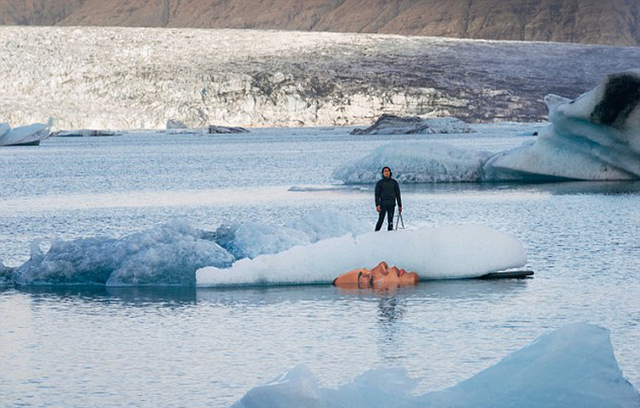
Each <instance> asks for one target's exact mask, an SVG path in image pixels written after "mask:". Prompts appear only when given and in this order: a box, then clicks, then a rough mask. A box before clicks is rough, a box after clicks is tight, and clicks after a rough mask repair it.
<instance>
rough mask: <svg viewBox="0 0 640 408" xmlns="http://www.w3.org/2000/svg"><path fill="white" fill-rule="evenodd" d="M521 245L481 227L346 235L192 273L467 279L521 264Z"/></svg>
mask: <svg viewBox="0 0 640 408" xmlns="http://www.w3.org/2000/svg"><path fill="white" fill-rule="evenodd" d="M526 260H527V256H526V253H525V250H524V247H523V245H522V242H521V241H520V240H518V239H517V238H515V237H512V236H510V235H508V234H506V233H503V232H500V231H496V230H494V229H491V228H489V227H485V226H481V225H448V226H442V227H439V228H435V229H432V230H411V231H409V230H405V231H396V232H393V233H388V232H378V233H373V232H372V233H367V234H363V235H357V236H354V235H352V234H348V235H345V236H342V237H339V238H329V239H324V240H321V241H318V242H316V243H315V244H309V245H303V246H295V247H292V248H291V249H288V250H286V251H283V252H279V253H277V254H271V255H261V256H258V257H255V258H254V259H242V260H239V261H237V262H235V263H234V264H233V266H232V267H231V268H220V267H216V266H209V267H206V268H202V269H199V270H198V271H197V272H196V284H197V285H198V286H231V285H278V284H312V283H329V282H331V281H333V279H334V278H336V277H337V276H339V275H341V274H343V273H344V272H346V271H349V270H351V269H355V268H362V267H373V266H375V265H377V264H378V263H379V262H381V261H387V262H388V263H389V264H393V265H397V266H398V267H401V268H404V269H406V270H408V271H415V272H417V273H418V274H419V275H420V277H421V278H422V279H456V278H471V277H477V276H481V275H484V274H486V273H489V272H495V271H500V270H504V269H509V268H515V267H519V266H523V265H524V264H525V263H526Z"/></svg>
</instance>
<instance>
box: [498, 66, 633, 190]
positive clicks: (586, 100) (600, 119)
mask: <svg viewBox="0 0 640 408" xmlns="http://www.w3.org/2000/svg"><path fill="white" fill-rule="evenodd" d="M623 88H626V90H623ZM545 103H546V104H547V106H548V107H549V121H550V125H549V126H547V127H546V128H544V129H542V130H541V132H540V136H539V137H538V139H537V140H536V142H535V143H534V144H527V145H524V146H521V147H519V148H516V149H514V150H511V151H507V152H504V153H501V154H499V155H496V156H495V157H492V158H491V159H489V160H488V161H487V163H486V165H485V169H486V173H487V175H486V177H487V178H489V179H492V180H496V179H497V180H500V179H507V180H511V179H521V178H531V177H533V178H545V177H549V178H564V179H577V180H631V179H638V178H640V70H632V71H628V72H623V73H619V74H613V75H609V76H608V77H607V78H606V79H605V80H604V81H603V82H602V83H601V84H600V85H598V87H596V88H595V89H593V90H591V91H589V92H587V93H585V94H583V95H582V96H580V97H578V98H577V99H575V100H571V99H567V98H563V97H560V96H557V95H547V96H546V97H545Z"/></svg>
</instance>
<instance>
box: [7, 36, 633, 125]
mask: <svg viewBox="0 0 640 408" xmlns="http://www.w3.org/2000/svg"><path fill="white" fill-rule="evenodd" d="M0 52H1V53H2V56H3V58H2V59H0V75H1V77H2V78H3V79H4V80H3V81H2V82H0V94H2V95H3V98H2V99H0V116H1V117H2V118H1V119H0V120H2V121H8V122H11V123H14V124H16V125H18V124H28V123H33V122H36V121H39V120H40V118H42V117H43V116H44V117H53V118H55V119H56V129H54V130H64V129H108V130H124V129H156V130H160V129H165V128H166V124H167V122H168V121H170V120H171V121H174V122H178V121H179V122H182V123H183V124H184V125H185V126H187V127H189V128H206V127H207V126H209V125H211V124H220V125H224V126H244V127H283V126H341V125H357V126H362V125H367V126H368V125H369V124H371V122H372V120H373V119H374V118H376V117H379V116H380V115H382V114H384V113H388V114H396V115H431V116H439V117H441V116H454V117H458V118H461V119H463V120H465V121H468V122H486V121H496V120H498V121H500V120H517V121H523V122H524V121H529V122H530V121H535V120H540V119H542V118H543V117H544V116H545V114H546V112H545V111H544V108H543V106H542V105H541V104H540V103H539V98H538V97H539V95H540V94H542V95H545V94H547V93H551V92H554V90H556V91H555V92H560V91H558V89H560V90H562V92H563V93H565V94H567V95H577V94H578V93H579V92H580V91H581V90H584V89H589V88H592V87H593V86H595V85H596V84H597V83H598V81H599V79H600V78H601V77H602V76H603V75H605V74H606V73H609V72H616V71H621V70H624V69H628V68H631V67H634V66H637V61H638V60H639V59H640V49H639V48H638V47H610V46H588V45H578V44H559V43H535V42H517V41H473V40H461V39H445V38H433V37H404V36H394V35H378V34H349V33H320V32H291V31H270V30H199V29H175V28H171V29H162V28H143V27H140V28H126V27H12V26H0ZM70 56H73V57H70ZM38 61H47V63H46V64H42V63H38ZM496 61H499V62H500V63H496ZM71 95H72V96H73V97H70V96H71ZM123 101H126V103H123Z"/></svg>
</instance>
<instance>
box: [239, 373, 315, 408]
mask: <svg viewBox="0 0 640 408" xmlns="http://www.w3.org/2000/svg"><path fill="white" fill-rule="evenodd" d="M320 398H321V395H320V389H319V388H318V384H317V382H316V379H315V378H314V376H313V374H312V373H311V371H309V368H307V366H305V365H302V364H301V365H298V366H296V367H294V368H293V369H291V370H290V371H288V372H286V373H285V374H284V375H282V376H280V377H278V378H275V379H274V380H273V381H271V382H270V383H268V384H265V385H263V386H261V387H256V388H254V389H252V390H251V391H249V392H248V393H247V394H246V395H245V396H244V397H242V399H241V400H240V401H238V402H237V403H235V404H233V405H232V408H250V407H261V408H264V407H283V408H284V407H290V408H299V407H305V408H307V407H308V408H312V407H317V406H319V405H318V403H319V402H320Z"/></svg>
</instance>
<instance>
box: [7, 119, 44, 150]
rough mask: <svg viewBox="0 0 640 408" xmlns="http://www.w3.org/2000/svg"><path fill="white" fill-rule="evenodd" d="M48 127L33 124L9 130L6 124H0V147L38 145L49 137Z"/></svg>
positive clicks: (42, 124)
mask: <svg viewBox="0 0 640 408" xmlns="http://www.w3.org/2000/svg"><path fill="white" fill-rule="evenodd" d="M49 126H50V125H47V124H44V123H35V124H33V125H28V126H20V127H17V128H13V129H11V128H10V127H9V125H8V124H6V123H0V146H20V145H38V144H40V142H41V141H43V140H44V139H46V138H48V137H49Z"/></svg>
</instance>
